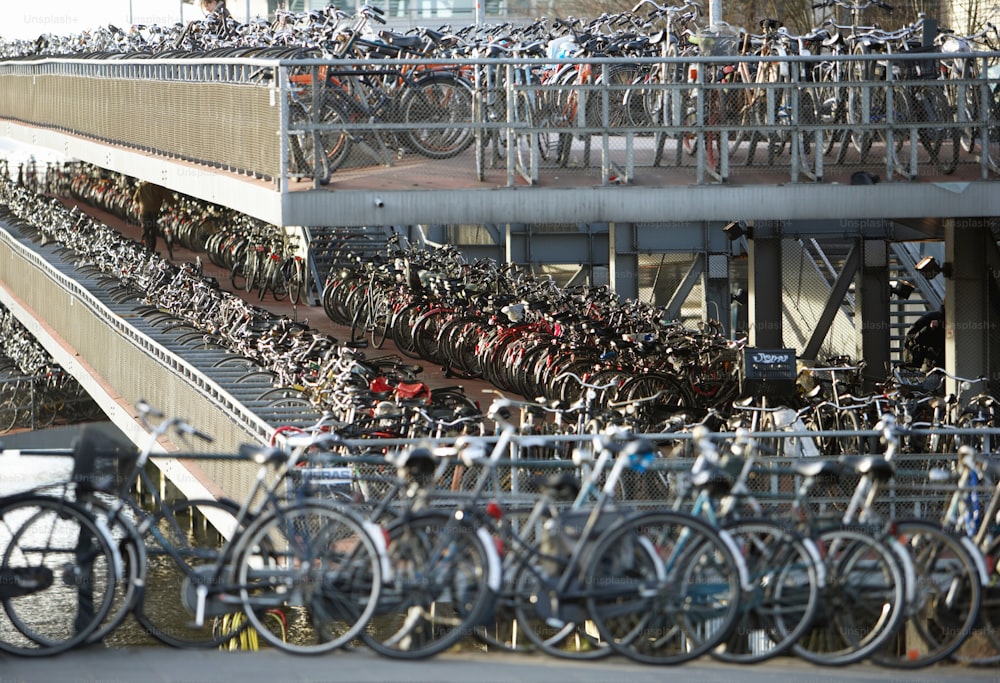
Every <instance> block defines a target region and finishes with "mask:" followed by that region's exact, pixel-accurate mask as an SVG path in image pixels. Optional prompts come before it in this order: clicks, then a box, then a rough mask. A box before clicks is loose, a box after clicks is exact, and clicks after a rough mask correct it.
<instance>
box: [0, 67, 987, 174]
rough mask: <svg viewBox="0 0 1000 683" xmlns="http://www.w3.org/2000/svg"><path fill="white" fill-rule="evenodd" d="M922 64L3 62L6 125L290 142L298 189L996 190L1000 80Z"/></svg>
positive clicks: (237, 157) (137, 142) (259, 167)
mask: <svg viewBox="0 0 1000 683" xmlns="http://www.w3.org/2000/svg"><path fill="white" fill-rule="evenodd" d="M919 57H920V59H919V60H917V61H918V62H920V63H922V62H927V64H923V65H922V67H921V70H920V71H919V72H918V71H916V70H915V69H914V68H913V67H908V66H906V65H905V64H904V62H905V58H904V56H899V55H897V56H894V57H893V60H895V62H894V65H893V66H892V67H891V68H890V67H887V66H886V64H888V62H885V63H882V62H879V63H878V64H877V65H876V63H875V62H868V63H867V64H868V65H869V67H870V68H869V67H865V68H862V65H861V63H860V62H858V63H853V62H850V61H847V60H840V61H827V62H818V61H817V62H812V61H810V60H809V59H802V60H800V61H791V62H789V61H784V62H780V63H781V64H784V65H785V66H784V67H781V66H778V64H779V62H762V61H761V60H759V59H749V58H742V57H737V56H734V57H732V63H723V62H712V63H709V62H706V61H705V58H693V57H692V58H684V59H672V60H667V61H665V62H664V66H663V67H662V68H660V67H659V66H658V65H653V64H636V63H634V62H630V61H629V60H628V59H617V60H609V59H592V60H579V61H578V60H564V61H563V62H560V63H559V64H550V63H548V62H547V60H541V61H536V62H532V63H530V64H528V65H527V66H525V67H522V65H521V64H520V63H517V62H511V63H507V62H506V61H504V62H502V63H500V64H498V65H496V66H495V67H493V68H492V70H491V71H490V72H489V73H491V74H493V76H494V77H491V78H485V77H484V79H482V80H483V84H482V85H481V87H480V90H479V91H476V90H474V89H473V86H472V85H471V84H472V82H473V79H472V72H473V70H474V69H475V68H477V67H476V66H475V65H473V64H461V66H460V67H459V72H460V73H462V75H463V77H465V76H467V77H468V78H467V81H468V82H467V83H463V84H459V81H457V80H455V79H453V78H452V77H450V76H447V75H444V72H442V71H440V69H439V67H440V62H439V61H438V60H435V61H434V63H433V65H429V64H427V63H423V64H421V63H420V62H419V61H415V62H410V63H407V64H406V65H402V66H401V64H400V62H395V61H387V60H368V61H365V62H351V61H350V60H345V61H344V62H338V63H337V64H336V66H334V65H332V64H327V65H323V64H322V62H319V61H318V60H308V61H307V60H301V61H288V62H283V64H287V65H288V69H289V71H290V72H291V74H292V77H293V79H294V78H295V77H297V76H304V77H305V79H306V80H305V82H296V81H291V82H290V83H281V84H277V83H275V82H274V81H269V82H268V83H264V82H263V81H261V82H257V81H253V80H251V74H252V73H253V69H254V68H255V67H256V68H257V70H258V71H260V70H262V69H264V70H266V69H270V70H271V71H274V70H276V67H275V66H274V62H263V61H261V62H255V61H253V60H242V61H240V65H239V66H234V65H232V64H229V63H228V62H226V63H223V62H215V63H213V62H210V61H209V60H191V62H198V63H197V64H195V63H188V61H187V60H178V61H177V62H176V63H173V64H163V63H157V64H149V65H143V64H136V63H135V62H134V61H133V62H129V61H128V60H122V61H121V62H120V63H119V62H102V61H100V60H85V61H83V62H80V61H79V60H77V61H67V62H60V61H58V60H53V61H46V62H45V63H44V64H42V63H26V62H21V63H6V64H0V83H2V88H0V116H4V117H9V118H14V119H18V120H22V121H26V122H32V123H38V124H40V125H47V126H55V127H61V128H64V129H67V130H70V131H74V132H77V133H80V134H83V135H88V136H93V137H97V138H100V139H105V140H111V141H114V142H118V143H122V144H127V145H130V146H135V147H138V148H141V149H146V150H150V151H156V152H160V153H163V154H166V155H169V156H176V157H180V158H190V159H195V160H199V161H204V162H206V163H210V164H214V165H218V166H221V167H224V168H233V169H244V170H246V171H248V172H252V173H260V174H264V175H267V176H271V177H277V176H278V174H279V172H280V166H281V162H282V161H283V160H282V152H281V150H282V136H276V135H275V133H276V132H279V131H281V132H282V133H285V135H284V143H285V144H286V145H287V148H288V151H289V154H288V161H289V162H291V163H290V165H291V171H292V176H293V177H307V176H310V175H311V174H314V173H317V172H322V168H317V162H319V161H321V160H322V159H325V160H326V164H327V165H328V166H329V167H330V168H329V169H328V170H329V171H330V172H334V173H335V172H337V170H338V169H340V171H341V173H343V172H344V171H348V172H349V171H350V170H351V169H353V168H357V167H373V166H380V165H381V166H390V165H396V164H401V163H404V162H410V161H412V162H413V163H420V162H424V161H426V159H432V160H438V161H444V162H445V163H443V164H431V165H426V167H425V169H424V170H423V171H422V172H425V173H426V174H427V175H428V176H429V177H433V176H435V175H440V177H442V178H447V177H450V176H452V175H454V174H455V173H468V174H472V173H476V175H477V176H478V177H480V178H481V179H482V181H483V182H485V183H487V184H493V185H507V186H515V185H524V184H526V183H530V184H539V185H548V186H560V185H565V184H567V183H576V184H579V183H580V182H587V183H589V184H593V185H608V184H618V183H631V184H637V185H659V184H662V183H664V182H672V183H690V182H692V180H693V181H694V182H697V183H706V182H714V181H717V180H728V179H733V180H739V179H740V177H741V176H742V177H745V178H750V177H753V178H755V179H756V181H757V182H759V181H760V179H761V178H769V179H770V180H772V181H773V182H774V183H785V182H789V181H791V182H809V181H814V180H816V181H818V180H824V181H837V182H842V183H847V182H851V176H852V175H853V174H854V173H855V172H857V171H865V172H867V173H869V174H871V175H870V176H868V177H869V178H872V177H875V176H878V177H879V178H880V179H881V180H882V181H885V180H888V179H916V178H931V177H942V176H947V175H951V174H953V173H955V172H957V171H958V170H959V169H961V168H962V167H963V166H964V167H966V168H965V169H964V171H963V172H965V173H966V174H967V175H970V176H973V177H976V176H978V177H980V178H982V179H986V178H988V177H989V172H990V171H996V170H997V169H998V164H1000V151H998V149H997V144H998V140H1000V138H998V136H995V135H992V134H991V133H989V130H990V128H991V125H990V124H989V123H988V121H989V119H990V117H995V112H993V109H995V107H990V106H988V105H987V106H985V107H984V106H983V104H982V103H983V102H986V103H989V102H992V100H993V91H994V89H995V88H996V83H995V82H993V81H989V80H988V79H987V80H983V79H981V78H971V79H965V80H963V79H957V80H956V79H949V80H932V79H929V78H926V77H925V76H926V74H930V73H934V74H936V73H937V72H936V70H934V69H932V68H931V67H932V66H934V65H933V64H931V63H930V62H931V61H932V59H931V58H929V57H928V56H927V55H920V56H919ZM151 61H155V60H151ZM231 61H232V60H231ZM977 63H979V61H977ZM872 65H874V66H872ZM428 66H432V67H433V68H438V69H439V70H438V71H437V72H430V73H434V74H435V75H434V76H433V77H432V78H430V79H425V80H423V81H417V80H410V81H407V80H406V79H394V78H388V79H381V78H373V79H368V80H365V79H361V78H359V77H357V75H358V74H360V73H362V72H366V71H370V70H371V69H372V68H374V69H376V70H381V71H383V72H385V71H389V72H391V73H393V74H401V73H403V72H409V73H411V74H413V73H420V74H424V75H426V74H427V73H429V72H428V70H427V69H428ZM654 66H656V67H657V68H654ZM556 67H558V68H556ZM334 68H336V69H337V71H333V69H334ZM283 69H284V67H282V70H283ZM314 72H315V73H316V74H317V79H316V80H315V81H313V80H312V73H314ZM762 73H764V74H773V77H771V76H768V77H767V78H764V77H758V74H762ZM528 74H530V75H528ZM720 74H722V75H724V76H725V77H722V76H720ZM738 74H743V75H740V76H737V75H738ZM320 75H322V78H318V77H319V76H320ZM692 75H694V76H695V78H694V80H691V78H692ZM328 77H329V78H330V79H331V80H329V81H328V80H327V78H328ZM748 78H749V79H750V80H745V79H748ZM824 78H830V79H832V80H822V79H824ZM890 78H891V79H892V80H888V79H890ZM312 83H316V84H317V85H312ZM401 84H402V85H401ZM276 85H280V89H278V88H276V87H274V86H276ZM268 86H271V87H268ZM282 98H284V100H285V101H286V103H287V106H288V112H289V117H288V122H287V124H286V126H285V127H284V129H282V127H281V121H280V112H281V110H282V108H283V105H284V104H285V103H283V102H282ZM977 103H978V104H977ZM474 104H475V105H476V106H474ZM477 131H478V133H477ZM314 133H315V135H314ZM474 139H475V141H473V140H474ZM317 140H318V144H319V147H318V148H317ZM984 146H985V149H986V151H988V152H989V153H988V154H983V153H982V150H983V148H984ZM317 149H321V150H322V153H323V156H322V157H319V156H317V155H316V154H315V152H316V151H317ZM321 180H322V178H321Z"/></svg>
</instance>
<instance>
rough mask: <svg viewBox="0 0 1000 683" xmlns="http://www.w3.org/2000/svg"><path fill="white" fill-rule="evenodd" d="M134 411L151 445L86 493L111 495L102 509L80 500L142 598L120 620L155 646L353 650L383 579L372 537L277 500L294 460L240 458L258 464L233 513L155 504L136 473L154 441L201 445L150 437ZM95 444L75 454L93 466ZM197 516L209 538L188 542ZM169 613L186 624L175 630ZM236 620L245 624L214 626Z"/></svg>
mask: <svg viewBox="0 0 1000 683" xmlns="http://www.w3.org/2000/svg"><path fill="white" fill-rule="evenodd" d="M137 408H138V412H139V416H140V419H141V420H142V421H143V423H144V424H146V425H148V426H149V431H150V440H149V442H148V443H147V445H146V446H145V447H144V448H143V449H142V450H141V451H140V452H139V454H138V456H137V457H136V458H135V459H134V462H131V463H130V464H129V467H128V468H127V470H126V472H125V473H124V475H123V476H122V478H121V481H120V482H100V481H99V482H98V483H99V485H98V486H97V487H96V490H98V491H103V492H108V493H112V494H113V496H114V498H113V499H112V500H111V501H110V503H103V504H102V503H101V502H100V499H98V498H96V497H93V498H89V499H88V501H87V502H88V504H90V505H92V506H93V509H94V510H95V512H96V513H98V514H101V515H102V516H103V517H104V518H105V519H106V520H107V524H108V527H109V528H111V529H114V530H115V533H116V535H118V534H120V535H121V536H122V537H123V539H124V540H123V541H122V543H123V545H124V546H127V547H130V548H131V550H130V551H129V553H130V554H129V556H128V557H129V559H130V563H129V566H128V570H129V585H133V586H137V587H140V588H139V589H138V590H137V591H136V592H135V594H134V595H133V596H131V597H130V598H129V599H127V600H125V601H123V603H122V604H121V606H120V610H119V617H118V618H119V619H122V618H124V615H126V614H127V613H130V612H131V613H133V614H134V615H135V616H136V618H137V620H138V621H139V623H140V624H141V625H142V626H143V627H144V628H145V629H146V630H147V632H149V633H150V634H151V635H152V636H153V637H155V638H157V639H158V640H161V641H162V642H164V643H165V644H167V645H171V646H174V647H217V646H219V645H222V644H224V643H226V642H228V641H230V640H231V639H232V638H234V637H236V636H237V635H238V634H239V633H240V632H242V631H243V630H244V629H246V628H248V627H251V626H252V627H253V628H254V629H256V631H257V632H258V633H259V634H260V635H261V636H262V637H263V638H264V639H265V640H266V641H267V642H268V643H270V644H271V645H273V646H274V647H277V648H280V649H283V650H286V651H289V652H293V653H309V654H311V653H318V652H328V651H330V650H333V649H336V648H338V647H342V646H343V645H345V644H347V643H348V642H350V641H351V640H353V639H354V638H355V637H356V636H357V635H358V634H359V632H360V631H361V629H363V628H364V626H365V625H366V623H367V620H368V619H369V618H370V616H371V614H372V613H373V611H374V606H375V602H376V601H377V598H378V594H379V592H380V590H381V585H382V576H383V570H385V571H389V570H388V568H387V566H386V565H385V563H384V549H382V547H381V545H380V540H381V538H382V536H381V532H377V534H376V532H375V530H374V529H373V528H371V527H369V526H367V525H366V523H364V522H362V521H360V520H358V519H355V518H354V517H353V516H351V515H350V514H349V513H348V512H347V511H346V510H345V509H342V508H338V507H336V506H333V505H331V504H329V503H327V502H325V501H320V500H315V499H312V498H308V497H306V498H303V499H302V500H295V501H288V500H286V499H285V498H283V497H282V496H279V495H277V491H278V487H279V486H280V485H281V484H282V483H283V481H284V479H285V476H286V475H287V473H288V470H289V468H290V467H292V465H293V464H294V463H295V462H296V461H297V459H298V458H299V456H300V455H301V453H298V452H295V451H291V452H285V451H282V450H280V449H269V448H254V447H246V448H243V449H242V450H241V454H240V456H241V458H244V459H252V460H254V461H255V462H257V463H258V464H259V465H260V472H259V476H258V478H257V480H256V481H255V483H254V485H253V487H252V489H251V491H250V492H249V494H248V496H247V498H246V499H245V501H244V503H243V504H242V505H239V504H236V503H235V502H233V501H230V500H227V499H220V500H194V499H192V500H187V499H184V500H180V501H177V502H174V503H165V502H164V501H163V500H162V499H161V498H160V497H159V494H158V493H157V487H155V486H152V487H150V484H151V482H150V481H149V480H148V479H147V476H148V475H146V473H145V470H144V467H145V465H146V463H147V461H148V460H149V458H150V457H151V456H152V449H153V447H154V445H155V444H156V443H157V440H158V438H159V437H160V436H162V435H165V434H167V433H168V432H171V431H176V432H178V433H180V434H181V435H187V436H194V437H197V438H202V439H204V438H207V436H206V435H204V434H201V433H200V432H198V431H197V430H196V429H194V428H193V427H191V426H190V425H189V424H187V423H186V422H184V421H183V420H181V419H178V418H169V419H162V420H161V421H160V423H159V424H157V425H155V426H153V425H151V424H150V422H149V420H150V419H151V418H155V417H157V416H158V414H157V413H156V412H155V411H154V410H153V409H152V408H151V407H150V406H148V405H147V404H145V403H144V402H140V404H139V405H138V406H137ZM104 443H106V442H104V441H103V440H100V438H99V437H98V438H97V439H96V440H94V441H92V442H91V443H89V444H87V445H85V446H84V449H85V452H89V453H90V455H91V457H98V456H99V455H100V454H101V452H102V450H104V449H105V448H106V446H103V445H102V444H104ZM272 469H273V470H275V471H274V473H273V474H274V476H273V477H272V478H270V481H268V477H266V476H265V475H266V474H267V472H268V471H269V470H272ZM137 478H138V480H139V481H141V482H143V490H145V491H148V492H149V493H151V494H152V496H153V500H154V511H153V512H147V511H146V510H145V509H144V508H143V506H142V505H140V503H139V501H137V500H136V499H135V498H134V496H133V494H132V484H133V483H134V482H135V481H136V479H137ZM195 511H198V513H199V514H202V515H204V517H205V518H206V519H207V520H208V521H209V522H210V523H211V524H212V525H213V526H214V527H215V528H216V529H217V530H218V533H216V534H211V535H210V536H209V537H208V538H192V537H190V536H189V535H188V534H187V533H186V532H185V528H186V525H185V524H183V523H182V520H185V519H189V518H190V517H191V515H193V514H194V513H195ZM131 516H134V517H135V519H136V522H134V523H132V522H130V521H129V518H130V517H131ZM178 598H179V601H178ZM171 604H173V605H174V606H177V605H178V604H179V605H180V606H181V607H182V608H183V610H184V612H185V613H186V614H187V615H188V618H191V617H193V620H192V621H190V622H188V621H184V622H179V621H178V614H177V613H176V612H174V613H171V611H170V608H169V605H171ZM275 610H278V611H279V612H280V613H281V615H280V616H281V618H280V619H275V618H274V616H273V615H275V614H276V612H275ZM240 611H242V612H243V614H244V616H245V617H246V619H232V618H230V619H225V618H224V617H225V615H232V614H233V613H237V612H240ZM286 624H290V625H291V628H292V629H293V631H294V632H295V633H297V634H298V635H297V637H296V638H295V639H294V640H288V639H287V637H286V634H287V628H286ZM223 625H226V626H228V628H226V626H223Z"/></svg>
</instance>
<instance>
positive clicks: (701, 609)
mask: <svg viewBox="0 0 1000 683" xmlns="http://www.w3.org/2000/svg"><path fill="white" fill-rule="evenodd" d="M725 534H726V532H724V531H720V530H718V529H716V528H714V527H712V526H710V525H709V524H707V523H705V522H704V521H702V520H701V519H698V518H696V517H693V516H691V515H688V514H685V513H680V512H647V513H639V514H636V515H633V516H631V517H629V518H627V519H625V520H624V521H622V522H620V523H618V524H616V525H614V526H612V527H611V528H609V529H608V530H607V531H605V532H604V533H603V534H602V535H601V537H600V538H599V539H598V541H597V543H596V544H595V547H594V549H593V552H592V554H591V560H590V563H589V565H588V567H587V568H586V570H585V572H584V576H585V585H587V586H589V587H590V593H591V596H590V597H588V599H587V609H586V612H587V614H588V615H589V616H590V618H591V619H592V620H593V621H594V624H595V625H596V627H597V631H598V633H600V634H601V637H602V638H603V639H604V640H606V641H607V642H608V643H610V645H611V648H612V649H613V650H615V651H616V652H618V653H619V654H622V655H625V656H626V657H628V658H629V659H631V660H633V661H636V662H640V663H643V664H680V663H683V662H687V661H690V660H693V659H697V658H698V657H701V656H702V655H704V654H706V653H708V652H711V651H712V650H713V649H715V648H716V647H718V646H719V645H720V644H721V643H722V642H724V641H725V639H726V638H727V637H728V636H729V634H730V633H732V631H733V629H734V628H735V627H736V623H737V619H738V617H739V614H740V611H739V603H740V593H741V585H742V584H743V583H744V581H743V576H744V575H745V571H744V570H743V569H741V565H740V563H739V560H738V559H737V556H736V553H735V546H734V545H732V543H731V541H727V536H726V535H725ZM650 556H652V557H651V558H650ZM650 559H652V561H651V562H650Z"/></svg>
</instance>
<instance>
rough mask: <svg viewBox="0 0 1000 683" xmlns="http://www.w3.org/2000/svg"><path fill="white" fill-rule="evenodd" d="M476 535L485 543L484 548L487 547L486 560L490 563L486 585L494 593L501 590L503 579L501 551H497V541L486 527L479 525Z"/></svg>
mask: <svg viewBox="0 0 1000 683" xmlns="http://www.w3.org/2000/svg"><path fill="white" fill-rule="evenodd" d="M476 536H478V537H479V541H480V542H481V543H482V544H483V548H485V549H486V561H487V564H489V568H488V569H487V575H486V585H487V586H489V587H490V590H491V591H493V592H494V593H499V592H500V583H501V579H502V576H501V574H502V572H501V566H502V563H501V562H500V553H498V552H497V546H496V543H494V542H493V537H492V536H490V535H489V534H488V533H487V532H486V529H484V528H482V527H479V528H478V529H476Z"/></svg>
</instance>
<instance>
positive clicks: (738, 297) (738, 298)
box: [729, 288, 750, 306]
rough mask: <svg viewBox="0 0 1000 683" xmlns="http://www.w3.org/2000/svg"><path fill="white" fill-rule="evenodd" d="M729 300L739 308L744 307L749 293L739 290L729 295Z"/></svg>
mask: <svg viewBox="0 0 1000 683" xmlns="http://www.w3.org/2000/svg"><path fill="white" fill-rule="evenodd" d="M729 300H730V301H731V302H733V303H735V304H738V305H740V306H746V305H747V302H748V301H749V300H750V293H749V292H747V290H745V289H743V288H740V289H737V290H736V291H735V292H733V293H732V294H730V295H729Z"/></svg>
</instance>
